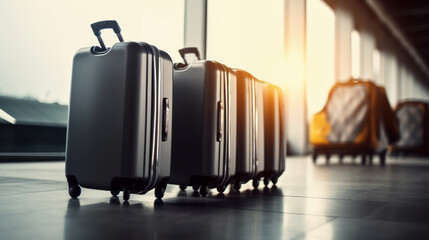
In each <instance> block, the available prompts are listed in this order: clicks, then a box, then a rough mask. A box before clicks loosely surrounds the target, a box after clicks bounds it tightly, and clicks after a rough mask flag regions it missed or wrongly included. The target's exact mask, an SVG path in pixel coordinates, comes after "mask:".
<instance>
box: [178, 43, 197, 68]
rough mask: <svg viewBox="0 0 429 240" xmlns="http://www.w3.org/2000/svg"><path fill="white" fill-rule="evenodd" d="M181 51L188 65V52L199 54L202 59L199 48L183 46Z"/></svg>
mask: <svg viewBox="0 0 429 240" xmlns="http://www.w3.org/2000/svg"><path fill="white" fill-rule="evenodd" d="M179 53H180V56H181V57H182V58H183V60H184V61H185V64H186V65H188V62H187V61H186V58H185V55H186V54H189V53H193V54H195V56H197V58H198V60H201V58H200V52H199V51H198V48H196V47H187V48H182V49H180V50H179Z"/></svg>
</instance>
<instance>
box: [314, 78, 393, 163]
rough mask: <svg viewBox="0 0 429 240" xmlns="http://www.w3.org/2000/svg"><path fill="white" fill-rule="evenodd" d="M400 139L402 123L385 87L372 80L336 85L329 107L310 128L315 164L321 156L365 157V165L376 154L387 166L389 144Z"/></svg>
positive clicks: (330, 96)
mask: <svg viewBox="0 0 429 240" xmlns="http://www.w3.org/2000/svg"><path fill="white" fill-rule="evenodd" d="M398 138H399V131H398V122H397V119H396V117H395V115H394V112H393V110H392V109H391V107H390V104H389V101H388V99H387V95H386V92H385V90H384V88H383V87H380V86H377V85H376V84H374V83H372V82H368V81H362V80H358V79H350V81H348V82H344V83H336V84H335V85H334V86H333V87H332V89H331V91H330V93H329V97H328V100H327V102H326V105H325V107H324V108H323V109H322V111H320V112H319V113H316V114H315V115H314V117H313V120H312V122H311V125H310V142H311V143H312V145H313V148H314V152H313V161H314V162H315V161H316V159H317V156H318V155H320V154H326V159H327V161H329V157H330V156H331V155H332V154H338V155H339V157H340V161H341V160H342V158H343V156H344V155H352V156H356V155H361V156H362V164H365V163H366V160H367V157H369V161H370V163H371V162H372V156H373V154H378V155H379V156H380V164H381V165H384V163H385V156H386V151H387V146H388V143H393V142H395V141H396V140H398Z"/></svg>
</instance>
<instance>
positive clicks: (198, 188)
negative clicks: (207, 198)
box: [192, 185, 200, 192]
mask: <svg viewBox="0 0 429 240" xmlns="http://www.w3.org/2000/svg"><path fill="white" fill-rule="evenodd" d="M192 189H194V191H195V192H198V190H200V185H195V186H192Z"/></svg>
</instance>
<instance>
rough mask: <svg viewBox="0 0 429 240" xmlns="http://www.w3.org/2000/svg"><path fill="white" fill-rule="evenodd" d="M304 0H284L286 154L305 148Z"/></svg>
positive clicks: (300, 153) (304, 151)
mask: <svg viewBox="0 0 429 240" xmlns="http://www.w3.org/2000/svg"><path fill="white" fill-rule="evenodd" d="M305 3H306V1H305V0H284V41H285V43H284V44H285V45H284V50H285V62H286V69H287V74H288V77H287V80H286V96H287V97H286V98H287V104H286V106H287V117H286V119H287V137H288V143H289V149H288V153H291V154H299V155H302V154H305V153H307V151H308V126H307V123H308V121H307V109H306V96H305V74H304V72H305V68H304V66H305V62H304V61H305V57H304V56H305V32H306V29H305V25H306V24H305V19H306V18H305V9H306V5H305Z"/></svg>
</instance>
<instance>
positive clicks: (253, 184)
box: [252, 179, 259, 189]
mask: <svg viewBox="0 0 429 240" xmlns="http://www.w3.org/2000/svg"><path fill="white" fill-rule="evenodd" d="M252 186H253V188H254V189H257V188H258V187H259V179H253V181H252Z"/></svg>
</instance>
